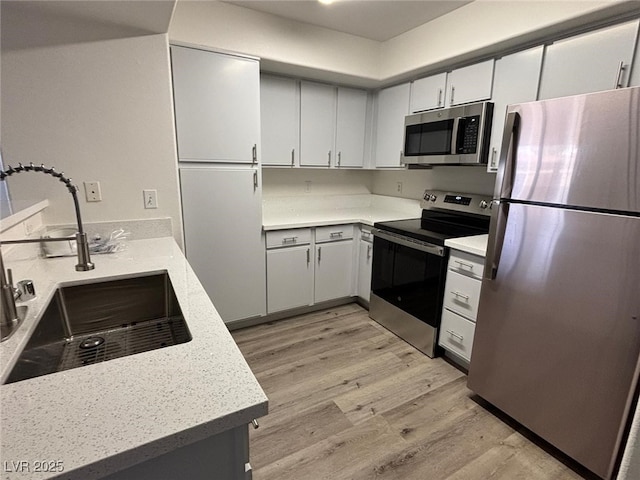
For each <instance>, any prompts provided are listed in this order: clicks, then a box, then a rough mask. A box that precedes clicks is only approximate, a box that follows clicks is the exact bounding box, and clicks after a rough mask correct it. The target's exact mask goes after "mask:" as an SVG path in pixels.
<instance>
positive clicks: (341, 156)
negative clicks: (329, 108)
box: [334, 87, 367, 167]
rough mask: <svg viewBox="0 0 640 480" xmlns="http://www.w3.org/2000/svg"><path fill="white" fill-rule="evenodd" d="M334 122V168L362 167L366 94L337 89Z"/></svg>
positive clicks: (353, 90)
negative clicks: (336, 109)
mask: <svg viewBox="0 0 640 480" xmlns="http://www.w3.org/2000/svg"><path fill="white" fill-rule="evenodd" d="M337 108H338V115H337V120H336V159H335V164H334V165H335V166H336V167H362V166H363V165H364V142H365V126H366V123H367V92H366V91H365V90H359V89H354V88H342V87H338V107H337Z"/></svg>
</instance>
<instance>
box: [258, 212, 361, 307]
mask: <svg viewBox="0 0 640 480" xmlns="http://www.w3.org/2000/svg"><path fill="white" fill-rule="evenodd" d="M313 230H315V231H313ZM353 232H354V227H353V225H337V226H328V227H317V228H315V229H311V228H300V229H291V230H276V231H271V232H267V241H266V244H267V253H266V258H267V313H276V312H281V311H284V310H290V309H294V308H298V307H305V306H309V305H313V304H315V303H320V302H324V301H327V300H335V299H339V298H344V297H350V296H353V295H354V293H355V292H354V286H353V285H354V278H353V271H354V267H353V262H354V252H353Z"/></svg>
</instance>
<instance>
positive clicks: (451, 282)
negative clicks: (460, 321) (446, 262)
mask: <svg viewBox="0 0 640 480" xmlns="http://www.w3.org/2000/svg"><path fill="white" fill-rule="evenodd" d="M481 286H482V282H481V281H480V280H477V279H475V278H471V277H466V276H464V275H460V274H458V273H456V272H453V271H451V270H449V271H448V272H447V282H446V284H445V289H444V306H445V307H446V308H449V309H450V310H453V311H454V312H456V313H459V314H460V315H463V316H465V317H467V318H468V319H470V320H472V321H475V319H476V315H477V313H478V300H479V299H480V287H481Z"/></svg>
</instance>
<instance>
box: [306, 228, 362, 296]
mask: <svg viewBox="0 0 640 480" xmlns="http://www.w3.org/2000/svg"><path fill="white" fill-rule="evenodd" d="M352 265H353V240H343V241H337V242H328V243H321V244H319V245H316V274H315V277H316V282H315V301H316V303H318V302H324V301H326V300H333V299H335V298H342V297H348V296H350V295H351V284H352V281H351V278H352V277H351V276H352Z"/></svg>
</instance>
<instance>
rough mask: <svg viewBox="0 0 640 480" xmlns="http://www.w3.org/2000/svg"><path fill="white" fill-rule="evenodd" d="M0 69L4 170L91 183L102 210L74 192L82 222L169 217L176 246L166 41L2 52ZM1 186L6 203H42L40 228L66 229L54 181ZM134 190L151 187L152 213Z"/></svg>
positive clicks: (31, 179)
mask: <svg viewBox="0 0 640 480" xmlns="http://www.w3.org/2000/svg"><path fill="white" fill-rule="evenodd" d="M28 34H29V32H28V31H27V32H24V35H28ZM1 62H2V64H1V66H2V72H1V74H2V77H1V79H2V93H1V95H2V131H1V139H2V149H3V158H4V162H5V165H6V164H13V165H15V164H17V163H18V162H22V163H29V162H33V163H35V164H40V163H44V164H45V165H47V166H55V167H56V169H57V170H58V171H64V172H65V173H66V174H67V175H68V176H70V177H72V178H73V181H74V183H75V184H77V185H78V186H79V187H80V188H81V189H82V182H83V181H94V180H95V181H99V182H100V184H101V188H102V198H103V201H102V202H97V203H87V202H86V201H85V200H84V191H83V190H82V191H81V193H80V197H81V209H82V215H83V220H84V221H85V222H97V221H110V220H120V219H145V218H160V217H171V218H172V219H173V233H174V237H175V238H176V240H177V241H178V242H181V237H182V227H181V222H180V201H179V193H178V178H177V170H176V162H177V159H176V144H175V134H174V127H173V111H172V110H173V103H172V93H171V74H170V65H169V53H168V38H167V35H166V34H156V35H147V36H135V37H129V38H119V39H111V40H100V41H84V42H78V43H72V42H71V43H60V44H56V45H53V46H36V47H29V46H27V47H22V48H15V49H13V50H6V49H4V50H3V51H2V58H1ZM8 183H9V186H10V189H11V194H12V196H13V197H14V198H17V199H20V200H23V199H24V200H30V199H32V200H39V199H41V198H48V199H49V200H50V202H51V205H50V207H49V208H48V209H47V211H46V214H45V217H46V222H47V223H49V224H52V223H53V224H58V223H71V222H74V220H75V217H74V214H73V204H72V201H71V196H70V195H69V193H68V192H67V190H66V188H64V186H63V185H62V184H60V183H59V182H58V181H57V180H55V179H54V178H52V177H48V176H45V175H43V174H40V173H21V174H18V175H15V176H13V177H11V178H10V179H9V181H8ZM143 189H157V191H158V204H159V208H158V209H154V210H145V209H144V208H143V200H142V190H143Z"/></svg>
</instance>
